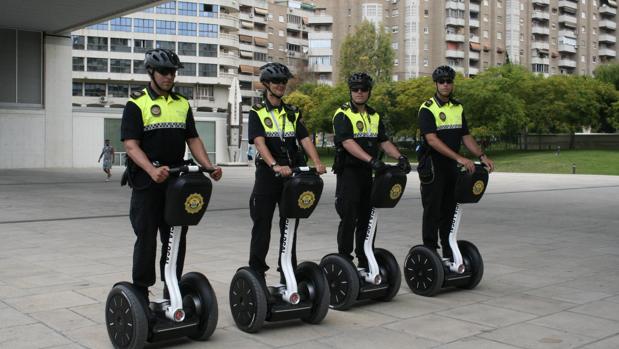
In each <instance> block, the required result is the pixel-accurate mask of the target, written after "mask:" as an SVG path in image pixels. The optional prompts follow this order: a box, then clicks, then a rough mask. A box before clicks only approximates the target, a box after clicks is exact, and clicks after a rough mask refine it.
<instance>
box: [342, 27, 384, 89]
mask: <svg viewBox="0 0 619 349" xmlns="http://www.w3.org/2000/svg"><path fill="white" fill-rule="evenodd" d="M394 58H395V53H394V51H393V49H392V48H391V33H387V32H385V28H384V26H383V25H382V24H381V25H380V27H379V28H378V29H377V28H376V27H375V26H374V24H373V23H371V22H369V21H363V22H362V23H361V24H360V25H359V26H358V27H357V28H356V31H355V32H354V33H353V34H349V35H347V36H346V39H344V42H342V46H341V47H340V58H339V59H340V61H339V68H340V73H339V74H340V81H346V79H347V78H348V76H349V75H350V74H351V73H353V72H357V71H362V72H366V73H368V74H370V75H371V76H372V78H374V80H375V81H376V82H386V81H390V80H391V74H392V71H393V59H394Z"/></svg>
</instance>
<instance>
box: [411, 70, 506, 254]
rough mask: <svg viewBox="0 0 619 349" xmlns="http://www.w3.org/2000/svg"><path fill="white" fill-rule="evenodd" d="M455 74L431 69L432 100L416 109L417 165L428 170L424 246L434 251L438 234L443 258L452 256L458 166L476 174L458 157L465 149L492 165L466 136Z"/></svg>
mask: <svg viewBox="0 0 619 349" xmlns="http://www.w3.org/2000/svg"><path fill="white" fill-rule="evenodd" d="M455 77H456V72H455V71H454V70H453V69H452V68H451V67H449V66H446V65H443V66H440V67H438V68H436V69H435V70H434V72H433V73H432V80H433V81H434V83H435V84H436V93H435V94H434V97H432V98H430V99H428V100H427V101H425V102H424V103H423V104H422V105H421V107H420V108H419V130H420V133H421V136H422V140H421V141H422V145H421V147H420V148H419V149H418V156H419V160H420V161H419V166H420V168H426V169H427V175H426V176H422V174H421V173H420V179H421V201H422V204H423V223H422V229H423V244H424V245H425V246H427V247H429V248H431V249H434V250H436V249H437V248H439V246H438V233H439V232H440V238H441V246H442V247H443V256H444V257H446V258H450V257H451V248H449V232H450V229H451V223H452V220H453V215H454V211H455V208H456V201H455V193H454V189H455V185H456V180H457V177H458V165H461V166H464V167H465V168H466V169H467V170H468V171H469V172H473V171H475V164H474V162H473V161H471V160H469V159H467V158H466V157H464V156H462V155H460V154H459V151H460V145H461V144H462V143H464V146H465V147H466V148H467V149H468V150H469V151H470V152H471V153H472V154H473V155H475V156H476V157H477V158H479V160H480V161H481V162H482V163H483V164H485V165H486V166H487V167H488V169H489V171H492V170H494V163H493V162H492V160H490V158H489V157H488V156H486V154H484V153H483V152H482V151H481V150H480V148H479V146H478V144H477V142H476V141H475V139H474V138H473V137H472V136H471V135H470V134H469V129H468V126H467V123H466V118H465V117H464V111H463V106H462V104H461V103H460V102H458V101H457V100H455V99H453V98H452V92H453V90H454V79H455Z"/></svg>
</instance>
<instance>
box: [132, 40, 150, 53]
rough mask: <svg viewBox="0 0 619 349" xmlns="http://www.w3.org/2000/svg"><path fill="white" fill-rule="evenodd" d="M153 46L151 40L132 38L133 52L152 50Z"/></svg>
mask: <svg viewBox="0 0 619 349" xmlns="http://www.w3.org/2000/svg"><path fill="white" fill-rule="evenodd" d="M152 48H153V40H140V39H135V40H133V52H134V53H145V52H146V51H148V50H152Z"/></svg>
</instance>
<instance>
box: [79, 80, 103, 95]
mask: <svg viewBox="0 0 619 349" xmlns="http://www.w3.org/2000/svg"><path fill="white" fill-rule="evenodd" d="M84 95H85V96H87V97H103V96H105V84H93V83H85V84H84Z"/></svg>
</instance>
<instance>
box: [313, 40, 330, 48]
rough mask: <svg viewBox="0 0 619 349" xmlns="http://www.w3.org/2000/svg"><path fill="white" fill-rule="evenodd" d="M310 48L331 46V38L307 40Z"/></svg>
mask: <svg viewBox="0 0 619 349" xmlns="http://www.w3.org/2000/svg"><path fill="white" fill-rule="evenodd" d="M309 47H310V48H331V40H320V39H316V40H309Z"/></svg>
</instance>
